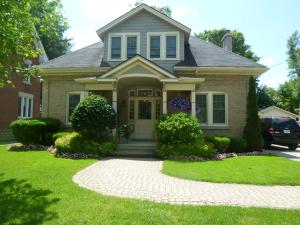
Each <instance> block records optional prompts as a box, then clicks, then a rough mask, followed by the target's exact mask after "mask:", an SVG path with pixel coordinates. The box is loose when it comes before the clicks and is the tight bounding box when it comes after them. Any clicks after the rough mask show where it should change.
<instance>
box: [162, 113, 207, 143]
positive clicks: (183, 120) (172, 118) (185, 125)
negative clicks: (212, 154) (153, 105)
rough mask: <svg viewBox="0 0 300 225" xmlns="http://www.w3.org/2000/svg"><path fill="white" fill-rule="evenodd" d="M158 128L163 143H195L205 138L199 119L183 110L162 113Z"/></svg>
mask: <svg viewBox="0 0 300 225" xmlns="http://www.w3.org/2000/svg"><path fill="white" fill-rule="evenodd" d="M156 130H157V141H158V143H159V144H161V145H171V146H177V145H179V144H194V143H198V142H201V141H202V140H203V137H202V131H201V129H200V125H199V122H198V120H197V119H196V118H195V117H192V116H190V115H189V114H186V113H183V112H179V113H173V114H167V115H162V116H161V117H160V119H159V121H158V122H157V124H156Z"/></svg>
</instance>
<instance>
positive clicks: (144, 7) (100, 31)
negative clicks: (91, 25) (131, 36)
mask: <svg viewBox="0 0 300 225" xmlns="http://www.w3.org/2000/svg"><path fill="white" fill-rule="evenodd" d="M142 10H146V11H147V12H149V13H151V14H153V15H155V16H157V17H159V18H160V19H162V20H164V21H166V22H167V23H169V24H172V25H173V26H175V27H177V28H178V29H180V30H182V31H184V32H185V33H186V34H188V35H189V34H190V33H191V29H190V28H188V27H187V26H185V25H183V24H182V23H179V22H178V21H176V20H174V19H172V18H171V17H169V16H167V15H165V14H163V13H161V12H160V11H158V10H156V9H154V8H152V7H150V6H148V5H146V4H144V3H143V4H141V5H139V6H137V7H135V8H134V9H132V10H130V11H129V12H127V13H125V14H123V15H122V16H120V17H118V18H117V19H115V20H113V21H112V22H110V23H108V24H107V25H105V26H104V27H101V28H100V29H98V30H97V34H98V36H99V37H101V35H102V34H103V33H104V32H106V31H108V30H110V29H111V28H112V27H114V26H116V25H117V24H119V23H121V22H123V21H124V20H126V19H128V18H130V17H132V16H134V15H135V14H137V13H138V12H140V11H142Z"/></svg>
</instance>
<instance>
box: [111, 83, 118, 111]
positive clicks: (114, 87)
mask: <svg viewBox="0 0 300 225" xmlns="http://www.w3.org/2000/svg"><path fill="white" fill-rule="evenodd" d="M117 103H118V98H117V84H116V83H114V84H113V90H112V106H113V109H114V110H115V112H116V113H117V109H118V108H117Z"/></svg>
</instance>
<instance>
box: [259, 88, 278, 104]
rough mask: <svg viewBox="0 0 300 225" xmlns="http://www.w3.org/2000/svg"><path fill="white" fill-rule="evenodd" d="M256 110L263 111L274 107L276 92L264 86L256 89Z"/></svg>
mask: <svg viewBox="0 0 300 225" xmlns="http://www.w3.org/2000/svg"><path fill="white" fill-rule="evenodd" d="M256 93H257V101H258V108H259V109H264V108H267V107H269V106H273V105H276V98H277V91H276V90H275V89H274V88H269V87H267V86H266V85H260V86H257V88H256Z"/></svg>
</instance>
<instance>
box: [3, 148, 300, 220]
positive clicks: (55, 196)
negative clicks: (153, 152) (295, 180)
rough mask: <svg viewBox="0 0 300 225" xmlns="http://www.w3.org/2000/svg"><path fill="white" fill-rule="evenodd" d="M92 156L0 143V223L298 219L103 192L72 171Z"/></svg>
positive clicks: (291, 214)
mask: <svg viewBox="0 0 300 225" xmlns="http://www.w3.org/2000/svg"><path fill="white" fill-rule="evenodd" d="M93 162H95V161H94V160H68V159H57V158H54V157H53V156H52V155H50V154H49V153H47V152H31V151H28V152H8V151H6V150H5V149H4V147H3V146H0V174H1V175H0V224H1V225H2V224H22V225H23V224H28V225H29V224H30V225H35V224H55V225H61V224H66V225H70V224H72V225H78V224H88V225H93V224H104V225H106V224H113V225H117V224H122V225H126V224H143V225H148V224H172V225H173V224H180V225H184V224H205V225H210V224H219V225H224V224H235V225H237V224H243V225H244V224H245V225H250V224H251V225H253V224H257V225H264V224H276V225H277V224H297V223H298V224H299V221H300V211H297V210H278V209H258V208H239V207H223V206H178V205H168V204H158V203H153V202H148V201H138V200H129V199H122V198H115V197H107V196H102V195H100V194H98V193H95V192H92V191H89V190H86V189H84V188H80V187H78V186H77V185H76V184H74V183H73V182H72V176H73V175H74V174H75V173H76V172H77V171H79V170H80V169H82V168H84V167H86V166H88V165H90V164H92V163H93Z"/></svg>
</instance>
